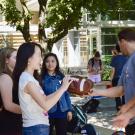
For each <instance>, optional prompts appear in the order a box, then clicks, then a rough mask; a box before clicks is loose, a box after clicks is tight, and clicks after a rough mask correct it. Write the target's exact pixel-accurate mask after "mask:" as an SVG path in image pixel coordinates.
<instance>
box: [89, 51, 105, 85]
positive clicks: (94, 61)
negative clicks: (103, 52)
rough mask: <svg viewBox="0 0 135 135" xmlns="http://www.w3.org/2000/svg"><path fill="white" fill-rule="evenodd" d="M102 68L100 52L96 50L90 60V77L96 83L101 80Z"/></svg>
mask: <svg viewBox="0 0 135 135" xmlns="http://www.w3.org/2000/svg"><path fill="white" fill-rule="evenodd" d="M102 68H103V67H102V61H101V59H100V53H99V52H98V51H96V53H95V55H94V57H93V58H91V59H90V60H89V61H88V79H90V80H92V81H93V82H95V83H98V82H101V73H102Z"/></svg>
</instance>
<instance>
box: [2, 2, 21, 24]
mask: <svg viewBox="0 0 135 135" xmlns="http://www.w3.org/2000/svg"><path fill="white" fill-rule="evenodd" d="M1 11H2V13H3V15H4V16H5V19H6V21H7V22H8V24H10V25H11V26H16V24H17V23H19V22H21V20H22V18H23V17H22V15H21V12H20V11H19V10H18V9H17V8H16V3H15V0H6V1H4V3H3V4H1Z"/></svg>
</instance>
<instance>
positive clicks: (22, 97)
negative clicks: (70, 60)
mask: <svg viewBox="0 0 135 135" xmlns="http://www.w3.org/2000/svg"><path fill="white" fill-rule="evenodd" d="M41 55H42V48H41V46H40V45H39V44H37V43H34V42H27V43H23V44H22V45H21V46H20V47H19V49H18V52H17V58H16V65H15V68H14V72H13V82H14V90H18V95H19V103H20V107H21V110H22V117H23V135H48V134H49V121H48V113H47V112H48V110H50V108H51V107H52V106H54V105H55V104H56V103H57V101H58V100H59V98H60V97H61V96H62V94H63V93H64V92H65V91H66V90H67V88H68V86H69V85H70V83H71V82H72V80H73V79H72V78H70V77H65V78H64V79H63V83H62V86H61V87H60V88H59V89H58V90H57V91H56V92H55V93H53V94H51V95H49V96H46V95H45V94H44V92H43V90H42V88H41V87H40V85H39V83H38V81H37V80H36V79H35V76H34V73H35V71H37V70H39V69H40V65H41V59H42V57H41Z"/></svg>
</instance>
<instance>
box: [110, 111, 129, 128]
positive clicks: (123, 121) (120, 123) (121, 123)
mask: <svg viewBox="0 0 135 135" xmlns="http://www.w3.org/2000/svg"><path fill="white" fill-rule="evenodd" d="M112 121H113V126H114V127H118V128H125V127H126V126H127V125H128V123H129V121H130V118H129V117H128V116H127V113H124V114H120V115H118V116H116V117H115V118H114V119H113V120H112Z"/></svg>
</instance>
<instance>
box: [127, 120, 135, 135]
mask: <svg viewBox="0 0 135 135" xmlns="http://www.w3.org/2000/svg"><path fill="white" fill-rule="evenodd" d="M134 134H135V123H134V124H132V125H128V126H127V127H126V135H134Z"/></svg>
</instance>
